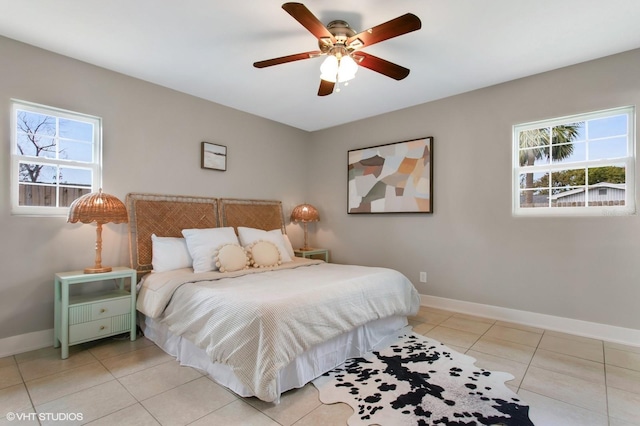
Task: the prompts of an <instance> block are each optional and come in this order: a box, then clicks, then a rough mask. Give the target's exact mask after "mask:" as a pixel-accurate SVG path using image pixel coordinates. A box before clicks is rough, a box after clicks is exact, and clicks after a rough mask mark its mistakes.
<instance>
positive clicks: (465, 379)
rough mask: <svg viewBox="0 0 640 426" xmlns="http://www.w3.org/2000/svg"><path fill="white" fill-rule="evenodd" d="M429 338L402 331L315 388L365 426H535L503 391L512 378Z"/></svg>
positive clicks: (320, 380) (524, 406) (356, 425)
mask: <svg viewBox="0 0 640 426" xmlns="http://www.w3.org/2000/svg"><path fill="white" fill-rule="evenodd" d="M475 361H476V360H475V359H474V358H472V357H470V356H467V355H463V354H461V353H459V352H456V351H454V350H452V349H449V348H448V347H447V346H445V345H444V344H442V343H440V342H438V341H435V340H433V339H430V338H428V337H425V336H422V335H419V334H415V333H412V332H411V330H409V329H404V330H401V331H400V332H399V333H398V334H397V338H396V339H395V340H392V341H391V342H390V343H389V344H386V345H383V346H382V348H381V349H380V350H379V351H374V352H371V353H369V354H367V355H366V356H365V357H362V358H352V359H349V360H347V361H346V362H345V363H344V364H342V365H340V366H338V367H337V368H335V369H333V370H331V371H330V372H328V373H326V374H324V375H322V376H320V377H318V378H317V379H315V380H314V381H313V384H314V385H315V386H316V388H318V390H319V392H320V400H321V401H322V402H323V403H325V404H333V403H336V402H344V403H346V404H349V405H350V406H351V407H352V408H353V410H354V414H353V416H351V417H350V418H349V420H348V423H349V426H361V425H382V426H387V425H389V426H399V425H447V426H448V425H513V426H516V425H517V426H527V425H533V423H532V422H531V420H530V419H529V407H528V406H527V404H526V403H524V402H522V401H521V400H520V398H519V397H518V395H517V394H515V393H514V392H513V391H511V390H510V389H509V388H507V387H506V386H505V384H504V383H505V381H507V380H511V379H513V376H512V375H511V374H509V373H502V372H494V371H487V370H484V369H482V368H478V367H476V366H475V365H474V363H475Z"/></svg>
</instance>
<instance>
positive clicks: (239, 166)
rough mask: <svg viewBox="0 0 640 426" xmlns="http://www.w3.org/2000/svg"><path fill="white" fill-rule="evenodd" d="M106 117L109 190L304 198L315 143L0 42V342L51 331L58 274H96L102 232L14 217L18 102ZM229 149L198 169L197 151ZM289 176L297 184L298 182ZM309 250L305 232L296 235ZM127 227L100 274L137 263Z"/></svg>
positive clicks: (118, 228) (295, 230)
mask: <svg viewBox="0 0 640 426" xmlns="http://www.w3.org/2000/svg"><path fill="white" fill-rule="evenodd" d="M11 98H17V99H22V100H27V101H31V102H37V103H41V104H45V105H50V106H55V107H59V108H65V109H69V110H73V111H79V112H83V113H86V114H92V115H96V116H99V117H102V119H103V137H104V172H103V187H104V191H105V192H107V193H110V194H113V195H116V196H118V197H119V198H120V199H122V200H124V197H125V195H126V194H127V193H128V192H152V193H165V194H184V195H207V196H220V197H229V196H231V197H241V198H266V199H280V200H282V201H283V204H284V206H285V213H287V212H290V210H291V208H292V206H293V205H295V204H296V203H300V202H302V201H303V200H304V198H305V197H304V195H305V191H306V185H305V182H304V179H301V178H300V176H305V173H304V172H305V165H304V164H303V162H302V160H303V159H304V158H306V149H307V147H308V144H306V143H305V142H306V141H307V140H308V137H309V135H308V133H306V132H303V131H300V130H297V129H293V128H291V127H288V126H284V125H281V124H278V123H274V122H271V121H268V120H264V119H262V118H258V117H255V116H252V115H249V114H246V113H243V112H239V111H237V110H233V109H230V108H226V107H223V106H220V105H217V104H213V103H211V102H207V101H204V100H202V99H198V98H195V97H192V96H188V95H185V94H181V93H178V92H175V91H172V90H168V89H165V88H162V87H159V86H155V85H152V84H149V83H146V82H143V81H140V80H136V79H133V78H130V77H126V76H123V75H120V74H117V73H113V72H110V71H107V70H104V69H101V68H97V67H94V66H91V65H88V64H85V63H82V62H78V61H75V60H71V59H69V58H65V57H62V56H59V55H55V54H53V53H49V52H46V51H43V50H40V49H36V48H33V47H30V46H27V45H24V44H21V43H16V42H14V41H11V40H8V39H6V38H1V37H0V135H1V139H2V142H3V149H0V164H1V170H2V173H1V174H0V235H1V236H2V237H1V241H0V269H1V274H0V338H3V337H7V336H14V335H19V334H23V333H28V332H31V331H37V330H45V329H50V328H52V327H53V274H54V273H55V272H59V271H67V270H75V269H81V268H84V267H86V266H90V265H92V264H93V259H94V251H93V246H94V243H95V227H94V226H90V225H80V224H68V223H66V218H37V217H15V216H11V213H10V200H9V146H10V126H9V119H10V99H11ZM201 141H209V142H215V143H220V144H223V145H226V146H227V148H228V170H227V171H226V172H219V171H212V170H203V169H201V168H200V142H201ZM292 176H296V178H295V179H292ZM291 228H292V229H291V232H292V237H293V239H294V241H296V240H297V241H301V238H302V237H301V231H300V229H299V227H298V226H295V225H293V226H291ZM126 230H127V227H126V225H113V224H110V225H106V226H105V230H104V234H103V239H104V248H103V264H106V265H117V264H128V262H129V257H128V256H129V255H128V241H127V237H126Z"/></svg>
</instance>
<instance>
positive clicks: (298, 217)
mask: <svg viewBox="0 0 640 426" xmlns="http://www.w3.org/2000/svg"><path fill="white" fill-rule="evenodd" d="M291 220H292V221H294V222H302V225H303V227H304V247H302V248H300V250H302V251H309V250H313V249H312V248H311V247H309V244H308V241H309V239H308V238H307V236H308V234H307V222H317V221H319V220H320V215H319V214H318V210H317V209H316V208H315V207H313V206H312V205H311V204H300V205H299V206H296V207H295V208H294V209H293V211H292V212H291Z"/></svg>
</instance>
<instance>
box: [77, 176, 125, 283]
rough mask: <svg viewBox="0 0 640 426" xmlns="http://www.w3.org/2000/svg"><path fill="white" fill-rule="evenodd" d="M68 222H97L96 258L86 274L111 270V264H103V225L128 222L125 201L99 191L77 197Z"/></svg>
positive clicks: (86, 269)
mask: <svg viewBox="0 0 640 426" xmlns="http://www.w3.org/2000/svg"><path fill="white" fill-rule="evenodd" d="M67 222H70V223H76V222H82V223H93V222H95V223H97V224H98V227H97V229H96V260H95V265H94V266H93V267H91V268H85V270H84V272H85V274H96V273H101V272H109V271H111V270H112V268H111V267H110V266H102V225H103V224H105V223H126V222H128V217H127V208H126V207H125V205H124V203H122V201H120V200H119V199H118V198H117V197H114V196H113V195H109V194H104V193H103V192H102V189H100V191H98V192H92V193H90V194H86V195H83V196H82V197H79V198H76V199H75V200H74V201H73V203H71V206H69V216H68V217H67Z"/></svg>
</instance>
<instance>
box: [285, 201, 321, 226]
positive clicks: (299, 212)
mask: <svg viewBox="0 0 640 426" xmlns="http://www.w3.org/2000/svg"><path fill="white" fill-rule="evenodd" d="M291 220H292V221H294V222H317V221H319V220H320V215H319V214H318V210H317V209H316V208H315V207H313V206H312V205H311V204H300V205H299V206H296V208H294V209H293V211H292V212H291Z"/></svg>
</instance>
